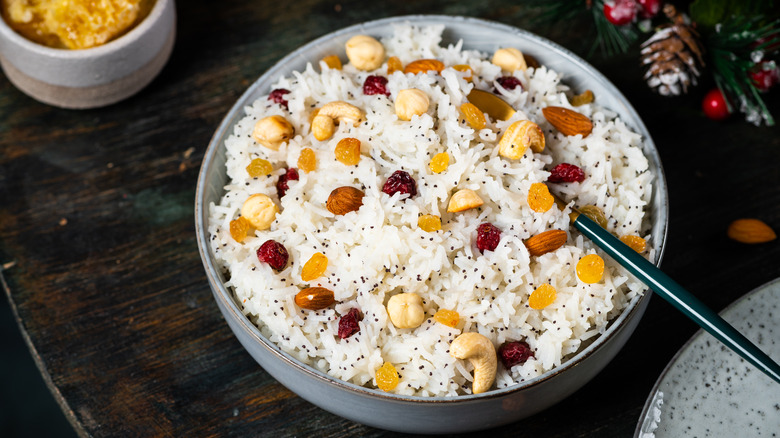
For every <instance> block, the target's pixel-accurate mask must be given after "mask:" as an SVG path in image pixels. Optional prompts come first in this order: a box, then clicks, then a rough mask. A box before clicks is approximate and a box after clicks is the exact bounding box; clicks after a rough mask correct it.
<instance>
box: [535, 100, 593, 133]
mask: <svg viewBox="0 0 780 438" xmlns="http://www.w3.org/2000/svg"><path fill="white" fill-rule="evenodd" d="M542 113H543V114H544V118H545V119H547V121H548V122H550V124H551V125H553V126H555V129H557V130H558V131H560V132H561V133H563V134H564V135H577V134H582V136H583V137H587V136H588V135H590V132H591V131H593V122H591V121H590V119H589V118H587V117H585V116H583V115H582V114H580V113H578V112H577V111H572V110H570V109H568V108H563V107H560V106H548V107H546V108H542Z"/></svg>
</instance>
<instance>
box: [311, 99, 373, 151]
mask: <svg viewBox="0 0 780 438" xmlns="http://www.w3.org/2000/svg"><path fill="white" fill-rule="evenodd" d="M365 117H366V113H365V112H363V110H361V109H360V108H358V107H356V106H355V105H352V104H351V103H347V102H343V101H340V100H337V101H333V102H329V103H326V104H325V106H323V107H322V108H320V109H319V111H317V115H315V116H314V118H313V119H312V120H311V132H312V134H314V138H316V139H317V140H320V141H324V140H327V139H329V138H331V137H332V136H333V133H334V132H336V122H339V123H341V122H349V123H352V125H353V126H357V125H358V124H359V123H360V122H362V121H363V119H365Z"/></svg>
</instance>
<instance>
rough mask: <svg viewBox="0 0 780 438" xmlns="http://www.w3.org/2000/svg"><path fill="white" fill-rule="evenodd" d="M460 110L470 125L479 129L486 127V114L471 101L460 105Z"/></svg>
mask: <svg viewBox="0 0 780 438" xmlns="http://www.w3.org/2000/svg"><path fill="white" fill-rule="evenodd" d="M460 112H461V113H462V114H463V118H464V119H466V122H468V124H469V126H471V127H472V128H474V129H475V130H477V131H479V130H480V129H482V128H484V127H485V124H486V123H487V121H485V114H484V113H483V112H482V111H480V110H479V108H477V106H476V105H474V104H473V103H471V102H466V103H464V104H463V105H461V106H460Z"/></svg>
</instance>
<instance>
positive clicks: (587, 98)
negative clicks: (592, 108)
mask: <svg viewBox="0 0 780 438" xmlns="http://www.w3.org/2000/svg"><path fill="white" fill-rule="evenodd" d="M593 99H594V98H593V92H592V91H590V90H585V91H583V92H582V94H577V95H576V96H573V97H572V98H571V105H572V106H580V105H585V104H588V103H591V102H593Z"/></svg>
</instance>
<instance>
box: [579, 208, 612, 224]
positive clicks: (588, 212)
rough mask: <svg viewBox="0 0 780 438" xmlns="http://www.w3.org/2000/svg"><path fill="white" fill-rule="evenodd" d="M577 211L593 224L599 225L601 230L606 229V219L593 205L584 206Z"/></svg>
mask: <svg viewBox="0 0 780 438" xmlns="http://www.w3.org/2000/svg"><path fill="white" fill-rule="evenodd" d="M578 210H579V211H580V213H582V214H584V215H585V216H587V217H589V218H591V219H592V220H593V222H596V223H597V224H599V225H601V228H607V217H606V216H605V215H604V212H603V211H601V209H600V208H598V207H596V206H595V205H584V206H582V207H581V208H579V209H578Z"/></svg>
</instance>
